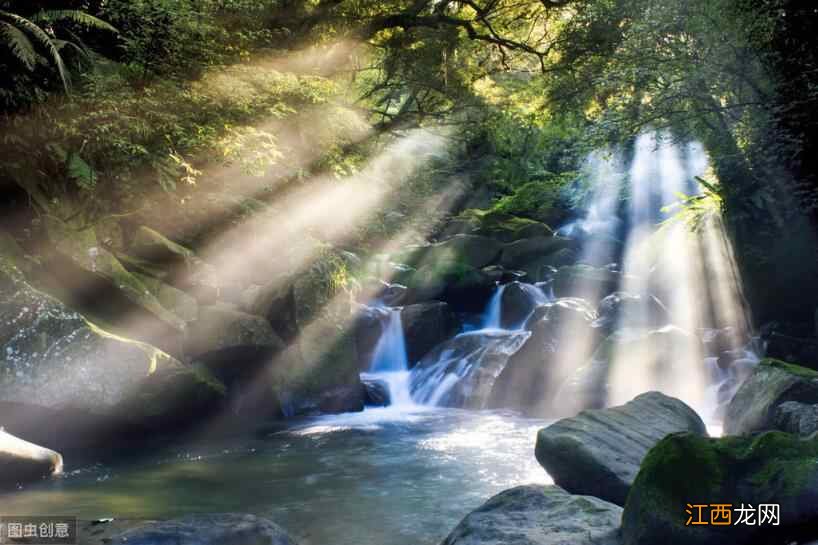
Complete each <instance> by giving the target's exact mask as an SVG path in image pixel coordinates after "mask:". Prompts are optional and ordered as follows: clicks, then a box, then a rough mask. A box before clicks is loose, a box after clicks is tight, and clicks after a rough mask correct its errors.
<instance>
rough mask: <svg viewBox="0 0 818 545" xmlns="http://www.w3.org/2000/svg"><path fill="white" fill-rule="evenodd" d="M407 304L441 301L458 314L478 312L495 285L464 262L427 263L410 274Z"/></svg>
mask: <svg viewBox="0 0 818 545" xmlns="http://www.w3.org/2000/svg"><path fill="white" fill-rule="evenodd" d="M406 284H407V286H408V287H409V293H408V297H407V303H410V304H412V303H419V302H424V301H430V300H442V301H445V302H447V303H449V304H450V305H451V306H452V308H453V309H454V310H456V311H459V312H473V313H479V312H481V311H482V310H483V309H484V308H485V306H486V304H487V303H488V301H489V299H491V296H492V294H493V293H494V289H495V287H496V284H495V282H494V280H493V279H492V277H491V276H490V275H488V274H486V273H484V272H483V271H482V270H479V269H475V268H473V267H471V266H469V265H467V264H465V263H461V262H455V261H441V262H435V263H429V264H427V265H424V266H423V267H421V268H419V269H418V270H416V271H414V272H412V273H411V275H410V276H409V277H408V279H407V282H406Z"/></svg>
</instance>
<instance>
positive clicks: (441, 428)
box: [0, 407, 551, 545]
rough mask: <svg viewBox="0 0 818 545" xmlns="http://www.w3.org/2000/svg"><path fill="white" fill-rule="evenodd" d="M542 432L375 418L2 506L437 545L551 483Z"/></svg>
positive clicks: (184, 451) (110, 470) (434, 411)
mask: <svg viewBox="0 0 818 545" xmlns="http://www.w3.org/2000/svg"><path fill="white" fill-rule="evenodd" d="M544 423H545V422H544V421H542V420H535V419H526V418H522V417H519V416H516V415H514V414H513V413H510V412H490V411H465V410H459V409H442V408H428V409H427V408H423V407H416V408H415V409H411V410H408V411H404V410H400V411H398V410H395V409H392V408H385V409H367V410H366V411H364V412H363V413H349V414H342V415H337V416H326V417H320V418H315V419H309V420H305V421H302V422H298V423H296V424H295V425H294V426H293V427H292V428H291V429H289V430H287V431H283V432H275V433H271V434H269V435H266V436H262V437H252V438H245V439H240V440H236V439H232V440H230V441H229V442H227V441H225V442H224V443H218V442H217V443H213V442H208V443H206V444H192V445H186V446H185V447H184V448H181V447H178V446H177V447H175V448H169V449H166V450H162V451H159V452H152V453H145V454H144V456H142V457H138V458H134V459H132V460H130V461H122V462H119V463H117V464H115V465H110V466H108V465H105V466H102V465H96V466H91V467H85V468H81V469H75V470H73V471H72V470H71V468H68V471H67V472H66V474H65V476H64V477H63V478H61V479H59V480H57V481H55V482H48V483H45V482H44V483H41V484H37V485H33V486H29V487H26V488H25V489H24V490H20V491H17V492H14V493H12V494H8V495H0V506H2V508H3V509H2V511H3V514H5V515H15V514H18V515H24V514H25V515H31V514H38V513H39V514H64V515H75V516H77V517H80V518H85V519H98V518H104V517H117V518H168V517H177V516H183V515H186V514H191V513H207V512H231V511H233V512H248V513H254V514H258V515H263V516H267V517H269V518H270V519H271V520H273V521H275V522H276V523H278V524H280V525H281V526H283V527H284V528H285V529H286V530H287V531H288V532H290V534H291V535H293V536H294V537H295V538H297V539H299V540H300V541H299V542H300V543H302V545H320V544H328V543H332V544H334V545H383V544H386V543H389V544H390V545H410V544H412V545H427V544H428V545H432V544H435V543H439V542H440V541H441V540H442V539H443V538H444V537H445V536H446V534H447V533H448V532H449V531H450V530H451V529H452V527H454V525H456V524H457V523H458V522H459V520H460V519H461V518H462V517H463V516H465V515H466V514H467V513H468V512H469V511H471V510H472V509H474V508H476V507H478V506H479V505H480V504H482V503H483V502H484V501H485V500H486V498H488V497H490V496H491V495H493V494H495V493H497V492H499V491H501V490H503V489H506V488H510V487H512V486H516V485H519V484H527V483H549V482H551V481H550V478H549V477H548V475H547V474H546V473H545V471H544V470H543V469H542V468H541V467H540V466H539V464H537V461H536V460H535V458H534V441H535V437H536V433H537V430H538V429H539V428H541V427H542V426H543V425H544Z"/></svg>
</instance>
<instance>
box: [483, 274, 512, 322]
mask: <svg viewBox="0 0 818 545" xmlns="http://www.w3.org/2000/svg"><path fill="white" fill-rule="evenodd" d="M507 286H508V284H501V285H499V286H497V289H495V290H494V295H492V296H491V300H490V301H489V304H488V306H487V307H486V311H485V312H484V313H483V323H482V324H481V328H482V329H499V328H500V317H501V315H502V310H503V292H504V291H506V287H507Z"/></svg>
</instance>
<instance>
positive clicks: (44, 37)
mask: <svg viewBox="0 0 818 545" xmlns="http://www.w3.org/2000/svg"><path fill="white" fill-rule="evenodd" d="M58 21H70V22H73V23H76V24H80V25H84V26H87V27H90V28H97V29H101V30H108V31H111V32H117V30H116V28H114V27H113V26H111V25H110V24H108V23H106V22H105V21H103V20H101V19H98V18H97V17H94V16H93V15H89V14H87V13H85V12H83V11H79V10H52V11H43V12H40V13H39V14H38V15H36V16H35V17H32V18H31V19H27V18H25V17H23V16H21V15H17V14H16V13H11V12H9V11H4V10H0V36H1V37H2V40H3V42H5V43H3V42H0V46H3V45H5V46H6V47H8V48H9V49H10V50H11V52H12V54H13V55H14V56H15V58H17V59H18V60H19V61H20V62H21V63H22V64H23V65H24V66H25V67H26V68H27V69H28V70H34V68H35V66H36V65H37V64H38V60H39V59H40V58H41V57H40V56H39V55H38V54H37V47H41V48H42V49H44V50H45V51H46V52H47V53H48V55H49V57H50V58H51V63H52V64H53V65H54V67H55V68H56V69H57V74H58V75H59V77H60V81H61V82H62V84H63V88H64V89H65V91H66V92H67V93H68V92H70V91H71V78H70V75H69V73H68V69H67V68H66V66H65V63H64V62H63V59H62V55H61V54H60V50H61V49H62V48H64V47H66V46H73V47H74V48H76V49H78V50H79V51H81V52H83V53H84V48H83V47H81V46H78V45H76V44H74V43H72V42H69V41H66V40H58V39H57V38H56V37H54V36H52V35H50V34H49V33H48V32H46V31H45V30H44V29H43V27H42V26H40V25H41V24H49V25H50V24H53V23H55V22H58ZM32 39H33V41H32Z"/></svg>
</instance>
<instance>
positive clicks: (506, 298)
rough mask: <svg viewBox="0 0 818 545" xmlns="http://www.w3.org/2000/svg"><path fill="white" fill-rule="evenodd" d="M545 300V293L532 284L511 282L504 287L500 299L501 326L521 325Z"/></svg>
mask: <svg viewBox="0 0 818 545" xmlns="http://www.w3.org/2000/svg"><path fill="white" fill-rule="evenodd" d="M544 301H545V294H543V293H542V291H540V289H539V288H537V287H536V286H534V285H532V284H523V283H522V282H511V283H509V284H508V285H507V286H506V287H505V288H504V289H503V295H502V297H501V299H500V327H502V328H504V329H511V328H515V327H519V326H520V325H521V324H523V322H524V321H526V319H527V318H528V317H529V316H531V314H532V313H533V312H534V308H535V307H536V306H537V305H539V304H541V303H543V302H544Z"/></svg>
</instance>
